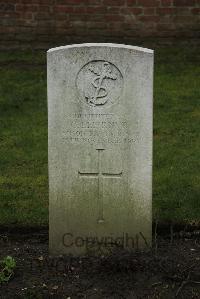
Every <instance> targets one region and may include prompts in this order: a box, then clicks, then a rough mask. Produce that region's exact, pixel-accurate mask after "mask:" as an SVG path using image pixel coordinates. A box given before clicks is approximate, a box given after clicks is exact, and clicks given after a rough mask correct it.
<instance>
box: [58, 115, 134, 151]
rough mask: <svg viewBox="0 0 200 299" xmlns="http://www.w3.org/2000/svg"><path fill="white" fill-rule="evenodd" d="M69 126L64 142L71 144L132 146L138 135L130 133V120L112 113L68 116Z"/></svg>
mask: <svg viewBox="0 0 200 299" xmlns="http://www.w3.org/2000/svg"><path fill="white" fill-rule="evenodd" d="M65 120H66V122H67V124H66V125H65V128H67V129H65V128H63V131H62V139H63V142H67V143H71V144H85V143H88V144H91V145H94V144H96V145H97V144H98V146H99V144H101V146H103V147H104V146H106V144H113V145H124V146H126V145H131V144H133V143H135V142H137V141H138V134H137V131H136V129H135V131H134V134H133V133H130V132H129V129H128V128H129V126H130V120H127V119H126V120H125V119H123V118H122V119H120V118H118V117H116V116H114V115H113V114H112V113H108V114H105V113H102V114H79V113H75V114H72V115H66V118H65Z"/></svg>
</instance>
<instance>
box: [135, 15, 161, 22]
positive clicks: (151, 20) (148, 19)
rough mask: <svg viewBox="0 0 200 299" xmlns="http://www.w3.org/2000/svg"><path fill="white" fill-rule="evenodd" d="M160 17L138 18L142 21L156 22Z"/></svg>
mask: <svg viewBox="0 0 200 299" xmlns="http://www.w3.org/2000/svg"><path fill="white" fill-rule="evenodd" d="M159 19H160V17H159V16H140V17H139V20H140V21H143V22H152V23H156V22H158V21H159Z"/></svg>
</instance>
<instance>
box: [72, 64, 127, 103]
mask: <svg viewBox="0 0 200 299" xmlns="http://www.w3.org/2000/svg"><path fill="white" fill-rule="evenodd" d="M76 86H77V89H78V92H79V95H80V97H81V99H82V100H83V101H84V102H85V103H87V104H88V105H90V106H96V107H101V106H105V105H112V104H114V103H115V102H116V101H117V99H118V98H119V97H120V95H121V93H122V89H123V77H122V74H121V72H120V71H119V69H118V68H117V67H116V66H115V65H114V64H112V63H110V62H108V61H104V60H95V61H91V62H89V63H87V64H86V65H84V66H83V67H82V68H81V70H80V71H79V73H78V75H77V78H76Z"/></svg>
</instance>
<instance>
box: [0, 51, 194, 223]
mask: <svg viewBox="0 0 200 299" xmlns="http://www.w3.org/2000/svg"><path fill="white" fill-rule="evenodd" d="M199 53H200V52H199V50H198V49H197V48H195V47H193V48H192V47H185V48H181V47H180V48H179V47H177V48H174V47H173V48H170V47H168V48H166V49H163V48H158V49H157V50H156V51H155V88H154V172H153V173H154V177H153V178H154V180H153V191H154V192H153V208H154V209H153V211H154V219H158V220H159V221H160V222H166V221H169V222H173V223H182V222H186V223H187V222H189V223H191V222H192V221H195V222H198V221H199V220H200V204H199V199H200V183H199V169H200V165H199V164H200V150H199V147H200V140H199V132H200V121H199V119H200V107H199V105H198V102H199V99H200V88H199V87H200V56H199V55H200V54H199ZM45 63H46V61H45V52H30V51H29V52H15V53H12V52H7V53H0V76H1V84H0V124H1V126H0V157H1V159H0V225H19V226H20V225H21V226H25V225H28V226H43V225H47V224H48V177H47V100H46V67H45Z"/></svg>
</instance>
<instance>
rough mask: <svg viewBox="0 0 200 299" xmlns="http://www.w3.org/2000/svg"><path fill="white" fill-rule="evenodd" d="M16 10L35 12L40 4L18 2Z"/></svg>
mask: <svg viewBox="0 0 200 299" xmlns="http://www.w3.org/2000/svg"><path fill="white" fill-rule="evenodd" d="M15 10H16V11H30V12H35V11H38V6H37V5H29V4H17V5H16V8H15Z"/></svg>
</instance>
